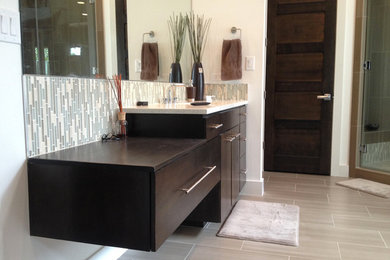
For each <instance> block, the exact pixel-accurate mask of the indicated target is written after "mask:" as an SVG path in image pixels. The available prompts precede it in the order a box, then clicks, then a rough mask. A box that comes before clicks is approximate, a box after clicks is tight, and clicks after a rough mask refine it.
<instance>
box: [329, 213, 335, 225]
mask: <svg viewBox="0 0 390 260" xmlns="http://www.w3.org/2000/svg"><path fill="white" fill-rule="evenodd" d="M330 217H331V218H332V223H333V227H336V224H335V223H334V217H333V214H330Z"/></svg>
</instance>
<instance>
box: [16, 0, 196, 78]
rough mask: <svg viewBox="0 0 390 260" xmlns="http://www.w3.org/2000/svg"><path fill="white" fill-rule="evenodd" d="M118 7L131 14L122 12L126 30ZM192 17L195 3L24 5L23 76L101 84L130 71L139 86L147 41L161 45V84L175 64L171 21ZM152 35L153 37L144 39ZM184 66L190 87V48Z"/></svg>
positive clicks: (31, 1) (74, 0)
mask: <svg viewBox="0 0 390 260" xmlns="http://www.w3.org/2000/svg"><path fill="white" fill-rule="evenodd" d="M118 1H119V2H122V3H121V5H118ZM117 6H123V7H124V8H126V10H127V11H126V13H123V12H122V14H124V17H126V20H125V21H123V19H122V23H121V26H122V29H121V27H120V26H119V27H118V20H120V19H118V18H123V17H117V15H118V13H120V12H117V11H118V10H116V8H117ZM190 11H191V0H165V1H159V0H144V1H138V0H116V1H103V0H63V1H53V0H21V24H22V47H23V73H24V74H39V75H55V76H74V77H90V78H96V77H104V76H111V75H113V74H117V73H121V74H124V73H123V71H127V72H128V78H129V79H130V80H139V79H140V60H141V48H142V43H143V41H146V42H157V43H158V50H159V76H158V79H157V81H162V82H167V81H168V77H169V70H170V65H171V63H172V57H171V49H170V35H169V29H168V23H167V21H168V19H169V16H171V15H173V14H179V13H180V12H181V13H187V12H190ZM103 18H104V19H103ZM118 28H119V30H118ZM150 31H153V32H154V37H148V36H147V37H143V35H144V33H146V32H150ZM119 34H122V38H120V37H118V35H119ZM118 38H119V44H118ZM118 48H119V49H118ZM123 50H127V51H128V52H127V53H125V52H124V51H123ZM126 54H127V55H126ZM181 66H182V71H183V82H187V81H188V80H189V78H190V76H191V75H190V73H191V53H190V48H189V44H188V42H187V43H186V46H185V49H184V52H183V56H182V60H181Z"/></svg>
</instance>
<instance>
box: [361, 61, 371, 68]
mask: <svg viewBox="0 0 390 260" xmlns="http://www.w3.org/2000/svg"><path fill="white" fill-rule="evenodd" d="M363 69H364V70H371V61H369V60H366V61H365V62H364V64H363Z"/></svg>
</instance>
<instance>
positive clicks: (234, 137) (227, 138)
mask: <svg viewBox="0 0 390 260" xmlns="http://www.w3.org/2000/svg"><path fill="white" fill-rule="evenodd" d="M240 135H241V134H240V133H238V134H235V135H229V136H228V137H226V138H225V141H227V142H230V143H231V142H233V141H234V140H236V138H237V137H239V136H240Z"/></svg>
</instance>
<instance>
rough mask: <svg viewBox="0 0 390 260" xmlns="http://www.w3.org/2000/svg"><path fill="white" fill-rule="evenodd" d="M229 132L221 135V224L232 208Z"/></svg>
mask: <svg viewBox="0 0 390 260" xmlns="http://www.w3.org/2000/svg"><path fill="white" fill-rule="evenodd" d="M230 134H231V133H230V131H228V132H226V133H224V134H222V135H221V221H222V222H223V221H224V220H225V219H226V217H227V216H228V214H229V212H230V210H231V208H232V184H231V183H232V175H231V172H232V156H231V155H232V145H231V142H229V140H230V139H229V136H230Z"/></svg>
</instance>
